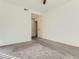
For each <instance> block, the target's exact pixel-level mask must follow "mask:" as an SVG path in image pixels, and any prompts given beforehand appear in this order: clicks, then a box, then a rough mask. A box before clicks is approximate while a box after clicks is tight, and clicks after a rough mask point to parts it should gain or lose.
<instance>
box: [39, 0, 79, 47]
mask: <svg viewBox="0 0 79 59" xmlns="http://www.w3.org/2000/svg"><path fill="white" fill-rule="evenodd" d="M40 37H42V38H45V39H49V40H53V41H57V42H61V43H65V44H69V45H73V46H78V47H79V0H71V1H69V2H67V3H66V4H64V5H62V6H60V7H58V8H56V9H54V10H51V11H49V12H47V13H46V14H45V16H44V17H43V19H42V28H41V36H40Z"/></svg>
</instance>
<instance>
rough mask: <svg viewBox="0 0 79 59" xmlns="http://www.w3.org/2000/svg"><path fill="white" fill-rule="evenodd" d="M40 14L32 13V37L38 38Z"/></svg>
mask: <svg viewBox="0 0 79 59" xmlns="http://www.w3.org/2000/svg"><path fill="white" fill-rule="evenodd" d="M39 17H40V15H37V14H32V39H33V38H38V21H39Z"/></svg>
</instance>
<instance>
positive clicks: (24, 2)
mask: <svg viewBox="0 0 79 59" xmlns="http://www.w3.org/2000/svg"><path fill="white" fill-rule="evenodd" d="M3 1H6V2H10V3H13V4H16V5H20V6H24V7H25V8H30V9H33V10H36V11H40V12H43V13H44V12H47V11H48V10H50V9H53V8H55V7H57V6H58V5H60V4H62V3H64V2H66V1H67V0H47V3H46V5H43V4H42V2H43V0H3Z"/></svg>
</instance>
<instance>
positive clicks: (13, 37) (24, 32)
mask: <svg viewBox="0 0 79 59" xmlns="http://www.w3.org/2000/svg"><path fill="white" fill-rule="evenodd" d="M30 40H31V13H30V11H29V10H27V11H24V8H22V7H20V6H17V5H13V4H9V3H4V2H0V46H2V45H8V44H14V43H20V42H26V41H30Z"/></svg>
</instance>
